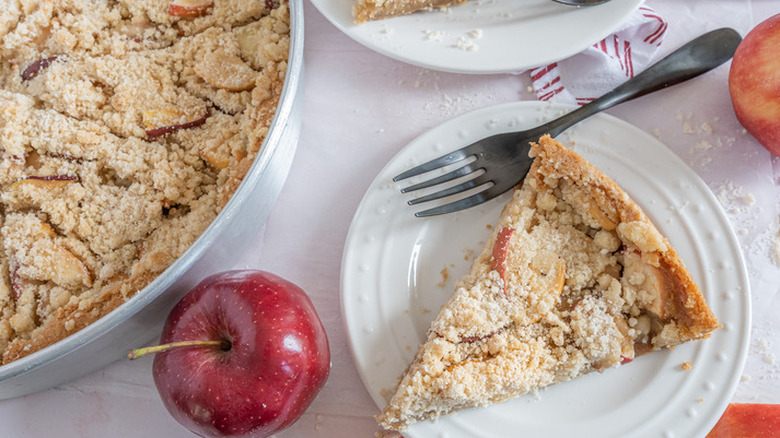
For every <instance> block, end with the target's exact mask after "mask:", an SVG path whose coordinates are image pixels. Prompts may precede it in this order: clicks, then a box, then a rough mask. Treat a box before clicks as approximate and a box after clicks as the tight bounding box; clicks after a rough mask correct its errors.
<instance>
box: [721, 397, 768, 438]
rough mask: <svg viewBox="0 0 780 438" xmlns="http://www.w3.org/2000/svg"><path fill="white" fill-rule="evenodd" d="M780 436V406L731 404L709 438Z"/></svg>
mask: <svg viewBox="0 0 780 438" xmlns="http://www.w3.org/2000/svg"><path fill="white" fill-rule="evenodd" d="M778 435H780V405H776V404H761V403H731V404H730V405H729V406H728V407H727V408H726V412H724V413H723V416H722V417H720V420H718V423H717V424H716V425H715V427H713V428H712V430H711V431H710V433H708V434H707V438H738V437H745V438H747V437H750V438H776V437H777V436H778Z"/></svg>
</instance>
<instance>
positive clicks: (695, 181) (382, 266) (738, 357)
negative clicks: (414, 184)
mask: <svg viewBox="0 0 780 438" xmlns="http://www.w3.org/2000/svg"><path fill="white" fill-rule="evenodd" d="M570 109H571V108H569V107H565V106H558V105H550V104H546V103H539V102H519V103H512V104H506V105H500V106H495V107H491V108H486V109H483V110H479V111H475V112H472V113H469V114H466V115H464V116H461V117H459V118H456V119H454V120H452V121H450V122H447V123H445V124H443V125H441V126H439V127H437V128H435V129H433V130H431V131H429V132H427V133H426V134H424V135H422V136H420V137H419V138H417V139H416V140H414V141H413V142H412V143H410V144H409V145H408V146H407V147H406V148H405V149H403V150H402V151H401V152H400V153H399V154H398V155H396V156H395V157H394V158H393V159H392V160H391V161H390V163H388V165H387V166H386V167H385V169H383V170H382V171H381V172H380V173H379V175H378V176H377V177H376V179H375V181H374V182H373V184H372V185H371V186H370V188H369V189H368V191H367V193H366V195H365V197H364V199H363V201H362V202H361V204H360V206H359V208H358V210H357V212H356V213H355V216H354V219H353V222H352V226H351V227H350V231H349V235H348V237H347V241H346V246H345V251H344V256H343V262H342V275H341V281H342V285H341V287H342V290H341V298H342V311H343V316H344V319H345V322H346V327H347V331H348V335H349V339H350V343H351V347H352V352H353V356H354V360H355V363H356V365H357V368H358V371H359V372H360V375H361V378H362V379H363V382H364V384H365V385H366V387H367V388H368V390H369V392H370V394H371V396H372V397H373V399H374V401H375V402H376V404H377V406H378V407H379V408H382V407H383V406H384V405H385V402H386V399H385V396H386V395H387V394H388V391H392V389H393V387H394V385H395V383H396V382H397V379H398V377H399V375H400V374H401V372H402V371H403V370H404V368H405V367H406V366H407V364H408V363H409V362H410V361H411V359H412V357H413V356H414V353H415V351H416V348H417V345H418V344H419V343H420V342H422V341H424V339H425V335H426V332H427V330H428V327H429V324H430V321H431V320H432V319H433V318H434V317H435V315H436V312H437V311H438V309H439V308H440V306H441V305H442V304H443V303H444V302H445V301H446V300H447V298H448V297H449V296H450V295H451V293H452V291H453V285H454V280H455V279H457V278H458V277H459V276H461V275H462V274H463V273H464V272H465V271H466V269H467V268H468V266H469V264H470V263H471V258H472V256H473V255H475V254H476V253H477V252H478V251H479V250H480V249H481V247H482V246H483V245H484V242H485V240H486V239H487V237H488V235H489V233H490V230H489V228H488V226H489V225H490V224H491V223H493V222H494V221H495V220H496V218H497V217H498V214H499V211H500V209H501V207H502V206H503V204H504V203H505V202H506V201H507V200H508V196H509V195H508V194H506V195H504V196H502V197H499V198H497V199H494V200H493V201H491V202H488V203H486V204H483V205H481V206H478V207H475V208H472V209H469V210H466V211H462V212H458V213H455V214H450V215H446V216H439V217H434V218H429V219H417V218H415V217H414V216H413V213H414V210H413V209H412V208H411V207H408V206H407V205H406V204H405V202H404V200H405V199H404V198H403V197H402V196H401V195H400V194H399V192H398V187H397V185H396V184H394V183H393V182H392V177H393V176H394V175H396V174H398V173H400V172H401V171H403V170H405V169H408V168H409V167H411V166H412V165H414V164H419V163H421V162H423V161H427V160H428V159H431V158H433V157H435V156H438V155H441V154H443V153H445V152H448V151H450V150H452V149H455V148H457V147H459V146H461V145H466V144H469V143H471V142H473V141H475V140H477V139H479V138H483V137H485V136H488V135H490V134H495V133H497V132H501V131H508V130H515V129H519V128H522V127H525V126H530V125H535V124H538V123H539V122H540V121H542V120H544V119H548V118H550V117H553V116H556V115H558V114H560V113H562V112H564V111H567V110H570ZM567 132H568V134H564V135H563V136H561V137H560V138H559V140H561V141H562V142H563V143H564V144H566V145H568V146H571V145H572V144H573V143H574V146H573V147H574V149H575V150H576V151H578V152H579V153H580V154H581V155H583V156H584V157H585V158H587V159H588V160H589V161H591V162H592V163H593V164H594V165H596V166H597V167H599V168H600V169H601V170H602V171H604V173H606V174H607V175H609V176H610V177H612V178H613V179H614V180H615V181H617V182H618V184H620V185H621V186H622V187H623V188H624V189H625V190H626V191H627V192H628V194H629V195H630V196H631V197H632V198H633V199H635V200H636V201H637V202H638V203H639V204H640V205H641V206H642V208H643V209H644V210H645V212H646V213H647V214H648V216H649V217H650V218H651V219H652V220H653V221H654V222H655V224H656V225H657V226H658V228H659V229H660V230H661V232H662V233H664V234H665V235H666V236H667V237H668V238H669V240H670V241H671V243H672V245H673V246H674V247H675V248H676V249H677V251H678V253H679V254H680V256H681V258H682V259H683V261H684V262H685V263H686V265H687V266H688V268H689V269H690V271H691V273H692V275H693V277H694V278H695V279H696V280H697V282H698V283H699V285H700V286H701V287H702V289H703V290H704V293H705V296H706V298H707V301H708V302H709V304H710V306H711V307H712V310H713V312H714V313H715V315H716V316H717V317H718V318H719V320H720V321H721V323H722V324H723V328H721V329H719V330H717V331H716V332H715V333H714V334H713V336H712V337H711V338H709V339H706V340H703V341H697V342H691V343H688V344H684V345H681V346H679V347H677V348H676V349H675V350H673V351H662V352H656V353H653V354H650V355H647V356H644V357H642V358H640V359H638V360H636V361H634V362H633V363H631V364H630V365H627V366H623V367H619V368H617V369H610V370H607V371H605V372H604V373H602V374H598V373H594V374H591V375H587V376H585V377H583V378H580V379H576V380H574V381H571V382H566V383H563V384H559V385H554V386H552V387H549V388H547V389H544V390H542V391H540V392H539V393H538V394H534V395H528V396H525V397H521V398H519V399H515V400H512V401H509V402H507V403H502V404H498V405H493V406H491V407H489V408H482V409H471V410H466V411H462V412H459V413H456V414H454V415H450V416H446V417H443V418H441V419H439V420H438V421H436V422H430V421H426V422H422V423H419V424H417V425H415V426H413V427H412V428H410V430H409V431H408V432H407V433H408V435H409V436H410V437H420V438H422V437H431V436H446V437H448V438H457V437H464V438H465V437H471V438H480V437H482V438H500V437H513V436H517V431H518V430H522V431H523V435H524V436H545V437H566V438H569V437H571V436H574V435H575V434H576V436H598V437H603V438H608V437H648V436H659V437H667V438H673V437H697V436H700V437H703V436H705V435H706V433H707V432H708V431H709V430H710V429H711V428H712V426H713V425H714V424H715V422H716V421H717V420H718V418H719V417H720V415H721V414H722V413H723V411H724V410H725V408H726V406H727V404H728V402H729V400H730V399H731V396H732V394H733V392H734V389H735V388H736V385H737V383H738V381H739V378H740V375H741V371H742V367H743V365H744V362H745V358H746V356H747V350H748V341H749V331H750V297H749V283H748V277H747V273H746V269H745V265H744V262H743V260H742V256H741V252H740V248H739V245H738V243H737V239H736V237H735V235H734V233H733V231H732V229H731V227H730V225H729V223H728V220H727V218H726V216H725V214H724V212H723V210H722V209H721V207H720V205H719V204H718V202H717V200H716V199H715V197H714V196H713V195H712V193H711V192H710V190H709V189H708V188H707V186H706V185H705V184H704V183H703V182H702V181H701V179H700V178H699V177H698V176H697V175H696V174H695V173H694V172H693V171H692V170H691V169H690V168H689V167H688V166H687V165H685V163H683V162H682V161H681V160H680V159H679V158H678V157H677V156H676V155H674V153H672V152H671V151H670V150H669V149H668V148H666V146H664V145H663V144H661V143H660V142H658V140H657V139H655V138H654V137H652V136H650V135H648V134H646V133H645V132H643V131H641V130H639V129H637V128H635V127H633V126H632V125H629V124H627V123H625V122H623V121H621V120H619V119H616V118H614V117H611V116H608V115H603V114H602V115H598V116H595V117H593V118H592V119H590V120H588V121H587V122H583V123H582V124H580V125H578V126H577V127H575V128H573V129H571V130H570V131H567ZM684 362H691V363H692V369H690V370H688V371H685V370H683V369H682V368H681V365H682V364H683V363H684Z"/></svg>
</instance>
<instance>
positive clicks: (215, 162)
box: [201, 149, 230, 170]
mask: <svg viewBox="0 0 780 438" xmlns="http://www.w3.org/2000/svg"><path fill="white" fill-rule="evenodd" d="M201 156H202V157H203V159H204V160H206V162H207V163H208V164H209V165H210V166H211V167H213V168H214V169H217V170H222V169H224V168H226V167H228V165H229V164H230V156H229V155H228V154H225V153H219V152H218V151H216V150H214V149H210V150H207V151H203V153H202V154H201Z"/></svg>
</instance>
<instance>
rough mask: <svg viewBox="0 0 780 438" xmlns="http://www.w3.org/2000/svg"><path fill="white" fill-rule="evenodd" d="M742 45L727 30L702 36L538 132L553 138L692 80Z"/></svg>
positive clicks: (740, 39)
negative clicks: (611, 110)
mask: <svg viewBox="0 0 780 438" xmlns="http://www.w3.org/2000/svg"><path fill="white" fill-rule="evenodd" d="M741 41H742V37H740V35H739V33H737V31H735V30H734V29H730V28H726V27H724V28H721V29H716V30H713V31H711V32H708V33H706V34H704V35H701V36H700V37H698V38H696V39H694V40H692V41H690V42H688V43H687V44H685V45H684V46H682V47H680V48H679V49H677V50H675V51H674V52H672V53H670V54H669V55H667V56H666V57H665V58H663V59H661V60H660V61H658V62H657V63H655V64H653V65H652V66H650V67H648V68H647V69H646V70H644V71H643V72H641V73H639V74H638V75H636V76H634V77H633V78H631V79H629V80H627V81H626V82H624V83H623V84H621V85H619V86H618V87H616V88H615V89H614V90H612V91H610V92H609V93H607V94H605V95H603V96H601V97H599V98H598V99H596V100H594V101H592V102H590V103H588V104H586V105H583V106H581V107H579V108H577V109H575V110H574V111H572V112H570V113H568V114H565V115H563V116H562V117H560V118H558V119H556V120H553V121H552V122H548V123H546V124H544V125H541V126H539V127H538V128H537V129H538V130H539V131H540V132H541V133H549V134H550V135H551V136H552V137H556V136H558V135H559V134H560V133H561V132H563V131H565V130H566V129H568V128H570V127H571V126H572V125H575V124H576V123H579V122H580V121H582V120H583V119H585V118H587V117H590V116H592V115H593V114H596V113H598V112H601V111H604V110H605V109H608V108H611V107H613V106H615V105H617V104H619V103H623V102H626V101H629V100H631V99H635V98H637V97H640V96H644V95H645V94H649V93H652V92H654V91H658V90H660V89H663V88H666V87H669V86H672V85H676V84H679V83H681V82H685V81H687V80H688V79H692V78H695V77H697V76H699V75H701V74H703V73H706V72H708V71H710V70H712V69H714V68H715V67H717V66H719V65H721V64H723V63H724V62H726V61H728V60H729V59H731V57H732V56H734V52H735V51H736V50H737V46H738V45H739V43H740V42H741ZM540 135H541V134H540Z"/></svg>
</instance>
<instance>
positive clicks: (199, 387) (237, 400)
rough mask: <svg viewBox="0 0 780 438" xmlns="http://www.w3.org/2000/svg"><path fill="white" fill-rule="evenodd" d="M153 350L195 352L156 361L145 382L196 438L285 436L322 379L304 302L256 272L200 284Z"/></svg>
mask: <svg viewBox="0 0 780 438" xmlns="http://www.w3.org/2000/svg"><path fill="white" fill-rule="evenodd" d="M203 341H211V343H210V344H206V343H204V342H203ZM160 342H161V344H172V343H176V342H190V343H194V344H196V345H189V346H180V347H178V348H171V349H169V350H167V351H164V352H161V353H158V354H157V356H155V358H154V364H153V373H154V382H155V385H156V386H157V389H158V391H159V393H160V397H161V398H162V401H163V403H164V405H165V407H166V408H167V409H168V411H169V412H170V413H171V415H173V417H174V418H175V419H176V420H177V421H179V422H180V423H181V424H182V425H184V426H185V427H187V428H188V429H190V430H191V431H193V432H195V433H196V434H198V435H202V436H214V437H216V436H220V437H221V436H230V437H253V438H260V437H267V436H269V435H271V434H273V433H276V432H278V431H280V430H282V429H284V428H286V427H288V426H290V425H291V424H293V423H294V422H295V421H296V420H297V419H298V418H299V417H300V416H301V415H302V414H303V413H304V411H305V410H306V409H307V408H308V407H309V405H310V404H311V402H312V400H314V397H315V396H316V395H317V393H318V392H319V391H320V389H321V388H322V386H323V385H324V383H325V380H326V379H327V377H328V373H329V370H330V352H329V350H328V339H327V336H326V333H325V329H324V328H323V326H322V322H321V321H320V319H319V316H318V315H317V312H316V311H315V309H314V306H313V305H312V303H311V301H310V300H309V298H308V296H307V295H306V293H305V292H304V291H303V290H301V289H300V288H299V287H298V286H296V285H294V284H293V283H291V282H289V281H286V280H284V279H282V278H280V277H278V276H276V275H273V274H270V273H267V272H263V271H229V272H224V273H220V274H216V275H213V276H211V277H208V278H206V279H205V280H203V281H202V282H201V283H200V284H199V285H198V286H196V287H195V288H194V289H193V290H192V291H190V292H189V293H188V294H187V295H185V296H184V298H182V300H181V301H180V302H179V303H178V304H177V305H176V306H175V307H174V308H173V310H172V311H171V313H170V315H169V316H168V319H167V320H166V322H165V326H164V328H163V334H162V337H161V339H160ZM197 344H200V345H197Z"/></svg>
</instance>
